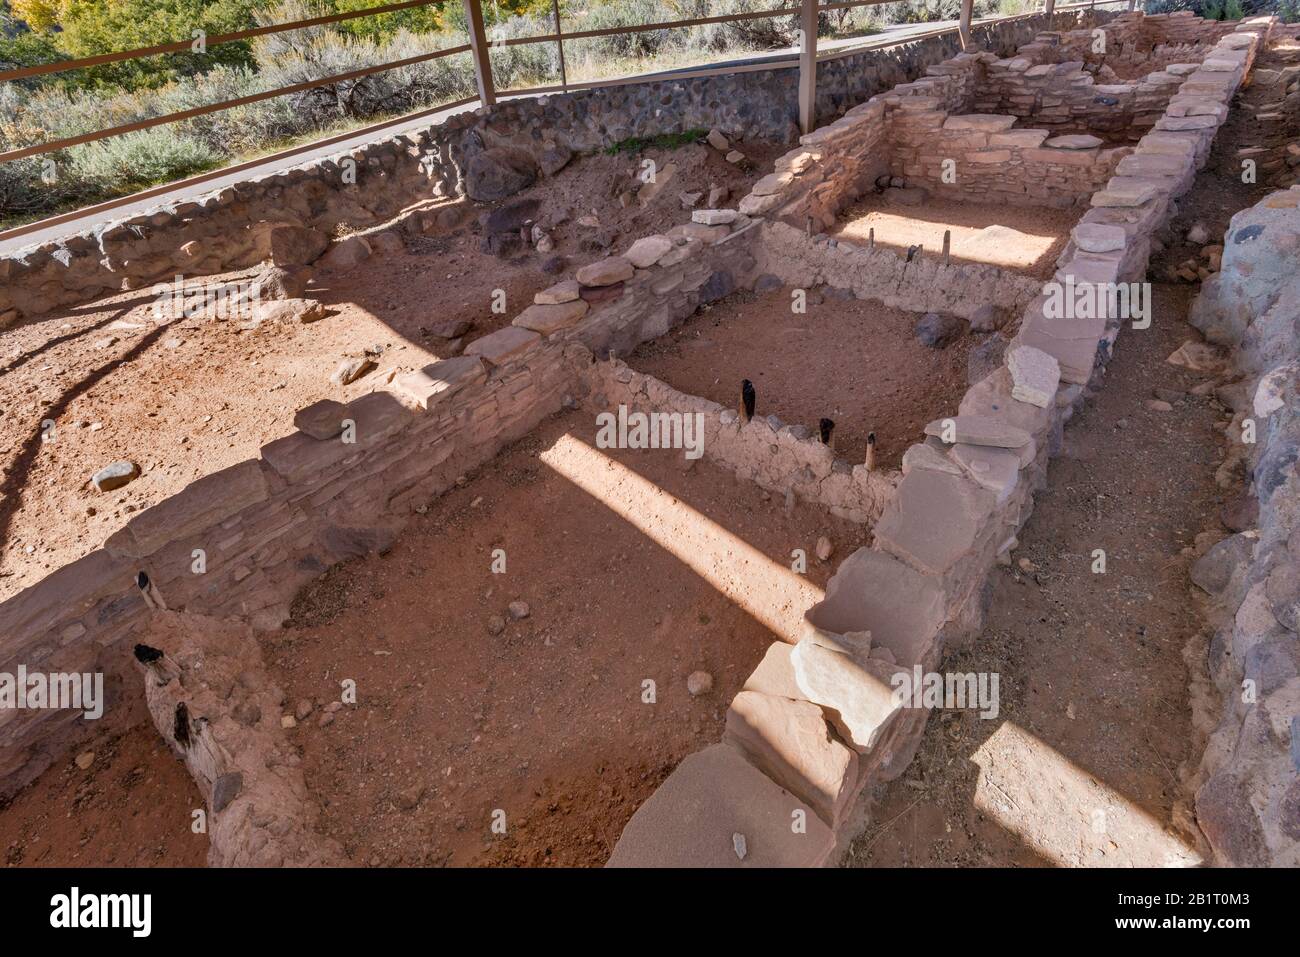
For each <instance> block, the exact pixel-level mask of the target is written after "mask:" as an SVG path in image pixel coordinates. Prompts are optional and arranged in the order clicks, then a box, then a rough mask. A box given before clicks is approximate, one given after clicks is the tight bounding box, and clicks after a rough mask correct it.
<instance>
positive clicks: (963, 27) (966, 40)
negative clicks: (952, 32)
mask: <svg viewBox="0 0 1300 957" xmlns="http://www.w3.org/2000/svg"><path fill="white" fill-rule="evenodd" d="M974 5H975V0H961V19H959V20H958V21H957V34H958V35H959V36H960V37H961V48H962V49H963V50H968V49H970V19H971V7H973V6H974Z"/></svg>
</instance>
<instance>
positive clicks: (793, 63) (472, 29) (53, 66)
mask: <svg viewBox="0 0 1300 957" xmlns="http://www.w3.org/2000/svg"><path fill="white" fill-rule="evenodd" d="M434 2H436V0H400V2H397V3H385V4H380V5H377V6H374V7H368V8H365V9H361V10H353V11H349V12H346V13H335V14H330V15H323V16H319V17H310V18H306V19H302V20H295V21H292V22H288V23H279V24H271V25H266V26H259V27H254V28H250V29H247V30H239V31H236V32H233V33H226V34H219V35H216V36H211V37H206V38H205V44H206V45H205V48H204V49H206V48H207V46H215V45H219V44H222V43H232V42H236V41H240V40H247V39H251V38H255V37H261V36H268V35H272V34H276V33H284V32H287V31H291V30H302V29H308V28H311V27H319V26H329V25H332V24H336V23H342V22H346V21H349V20H356V19H360V18H366V17H374V16H379V15H382V14H386V13H394V12H397V11H401V10H409V9H414V8H419V7H426V6H430V5H431V4H433V3H434ZM463 2H464V4H465V11H466V20H467V26H468V31H469V42H467V43H463V44H459V45H456V46H453V47H447V48H444V49H441V50H433V51H430V52H428V53H423V54H420V55H417V56H411V57H406V58H404V59H401V60H394V61H390V62H387V63H380V64H376V65H374V66H369V67H363V68H361V69H357V70H351V71H348V72H346V73H339V74H333V75H330V76H325V77H319V78H317V79H313V80H307V81H304V82H302V83H295V84H292V85H289V86H283V87H278V88H276V89H271V90H265V91H260V92H257V93H252V94H249V95H247V96H241V97H236V98H234V99H230V100H223V101H220V102H216V103H210V104H205V105H203V106H198V107H193V108H191V109H187V110H180V111H177V112H173V113H166V114H163V115H160V116H155V117H148V118H145V119H141V120H136V121H134V122H131V123H124V124H121V125H118V126H114V127H109V128H106V129H102V130H95V131H92V132H88V133H82V134H79V135H76V136H69V137H63V138H60V139H56V140H49V141H46V142H44V143H37V144H33V145H31V146H25V147H21V148H17V149H11V150H7V151H4V152H0V163H3V162H12V161H14V160H19V159H23V158H26V157H31V156H39V155H42V154H46V153H53V152H57V151H59V150H64V149H67V148H69V147H73V146H79V145H83V144H86V143H93V142H96V141H98V140H103V139H107V138H109V137H113V136H121V135H123V134H126V133H132V132H136V131H139V130H145V129H150V128H153V127H158V126H164V125H167V124H171V123H178V122H181V121H183V120H188V119H193V118H195V117H199V116H204V115H206V114H210V113H215V112H218V111H221V110H229V109H234V108H236V107H239V106H246V105H248V104H251V103H257V102H260V101H263V100H269V99H273V98H275V97H280V96H290V95H293V94H295V93H301V92H305V91H307V90H311V89H315V88H318V87H322V86H329V85H331V84H337V83H346V82H349V81H352V80H358V79H361V78H364V77H367V76H371V75H374V74H376V73H382V72H385V71H388V70H394V69H399V68H401V67H406V66H411V65H414V64H417V63H424V62H428V61H431V60H436V59H440V58H443V57H449V56H455V55H458V54H462V53H469V54H471V56H472V60H473V64H474V71H475V80H476V83H477V86H478V96H476V97H475V96H471V97H465V98H463V99H459V100H455V101H451V102H448V103H442V104H439V105H436V106H432V107H430V108H428V109H423V110H420V111H417V112H414V113H409V114H406V115H404V116H401V117H397V118H395V119H390V120H386V121H383V122H381V123H377V124H373V125H371V126H365V127H362V128H360V129H356V130H352V131H350V132H346V133H342V134H339V135H337V136H332V137H328V138H325V139H321V140H315V141H312V142H310V143H306V144H303V145H300V146H295V147H293V148H290V149H288V150H282V151H280V152H277V153H275V154H272V155H271V156H269V157H261V158H259V159H256V160H250V161H247V162H244V163H238V164H234V165H231V166H226V167H222V168H220V169H217V170H213V171H210V172H207V173H203V174H199V175H197V176H194V177H190V178H188V179H185V180H183V181H179V182H176V183H170V184H166V185H163V186H158V187H152V188H150V189H147V190H143V191H140V192H137V193H133V194H131V195H130V196H126V197H120V198H116V199H111V200H107V201H105V202H103V203H99V204H96V205H94V206H89V207H85V208H83V209H80V210H77V211H76V212H73V213H67V214H61V215H58V216H54V217H50V218H47V219H44V220H41V221H40V222H37V223H32V224H29V225H27V226H22V227H17V228H15V229H10V230H5V231H3V232H0V239H3V238H12V237H14V236H17V235H21V234H23V233H27V232H32V231H35V230H37V229H41V228H44V227H48V226H51V225H56V224H58V223H60V222H66V221H68V220H69V219H73V218H78V217H80V216H82V215H85V214H86V213H87V212H88V211H92V210H109V209H112V208H114V207H115V206H120V205H124V204H125V203H127V202H132V201H135V200H138V199H141V198H147V197H148V196H150V195H157V194H159V193H162V192H166V191H169V190H173V189H176V188H178V187H181V186H184V185H188V184H192V183H195V184H196V183H202V182H204V181H206V180H211V179H215V178H217V177H219V176H226V175H229V174H230V173H232V172H238V171H240V170H243V169H251V168H254V167H256V166H262V165H266V164H268V163H270V162H274V161H276V160H281V159H285V158H291V157H293V156H295V155H301V154H302V153H305V152H309V151H312V150H316V149H319V148H321V147H323V146H329V145H332V144H334V143H338V142H342V141H344V140H348V139H353V138H355V137H357V136H360V135H364V134H367V133H370V132H374V133H378V132H382V131H383V130H384V129H388V128H392V127H394V126H398V125H402V124H406V123H408V122H410V121H413V120H418V119H420V118H422V117H426V116H430V115H433V114H435V113H438V112H440V111H443V110H447V109H454V108H455V107H457V106H465V105H468V104H470V103H474V102H478V103H480V104H481V105H484V106H490V105H492V104H493V103H495V102H496V100H497V98H498V96H524V95H539V94H546V93H554V92H566V91H570V90H580V89H592V88H598V87H606V86H619V85H625V84H629V83H637V82H644V81H645V80H646V79H647V77H646V75H644V74H642V75H639V76H629V77H621V78H617V79H606V80H597V81H591V82H579V83H571V82H569V79H568V76H567V71H566V68H565V59H564V43H565V42H566V41H571V40H583V39H597V38H601V37H611V36H620V35H627V34H635V33H643V32H648V31H655V30H669V29H681V28H689V27H694V26H704V25H708V24H718V23H734V22H740V21H746V20H758V19H770V18H776V17H788V16H799V17H801V28H800V31H799V33H800V49H799V53H798V54H797V55H793V54H792V55H791V56H790V57H789V58H788V59H784V60H764V61H762V62H756V63H749V64H723V65H720V66H704V67H687V68H683V69H680V70H670V71H666V72H661V73H657V74H653V76H654V77H655V78H656V79H658V78H664V79H670V78H671V79H687V78H692V77H706V76H716V75H720V74H726V73H745V72H754V71H762V70H782V69H795V68H798V69H800V71H801V83H800V119H801V125H802V126H803V127H804V128H805V129H810V128H811V126H812V124H813V119H814V118H813V115H812V108H813V104H812V100H813V97H814V96H815V89H816V87H815V72H816V70H815V67H816V63H817V62H824V61H826V60H830V59H838V58H840V57H842V56H850V55H852V54H853V53H855V52H858V51H859V50H860V49H861V47H850V48H848V49H846V50H843V51H836V52H835V53H833V54H831V55H830V56H824V57H821V58H820V59H819V58H818V55H817V50H816V44H817V38H816V29H815V24H816V18H817V15H818V14H820V13H823V12H826V11H833V10H846V9H851V8H856V7H868V6H879V5H883V4H887V3H892V2H898V0H837V2H834V3H827V4H818V3H817V2H816V0H801V2H800V4H799V5H798V6H786V7H774V8H772V9H767V10H758V11H750V12H744V13H733V14H726V15H719V16H710V17H693V18H688V19H682V20H670V21H661V22H655V23H645V24H634V25H628V26H623V27H611V28H607V29H601V30H575V31H572V32H565V31H564V30H563V28H562V24H561V19H560V9H559V3H558V0H552V15H553V18H554V23H555V31H554V32H553V33H548V34H540V35H537V36H529V37H510V38H500V39H496V40H492V39H489V38H488V37H487V35H486V31H485V30H484V26H483V16H482V9H481V4H480V0H463ZM1045 2H1046V9H1045V10H1044V11H1037V12H1033V13H1026V14H1019V15H1016V16H1011V17H1000V18H993V19H995V20H999V21H1002V20H1005V21H1008V22H1010V21H1015V20H1020V19H1025V18H1027V17H1033V16H1039V15H1041V14H1042V13H1043V12H1048V13H1050V12H1051V11H1052V7H1053V0H1045ZM972 3H973V0H962V9H961V13H962V18H961V21H960V22H959V25H958V26H956V27H946V28H940V29H937V30H934V31H928V32H925V33H914V34H908V35H907V36H904V37H900V38H899V39H898V41H897V43H898V44H902V43H909V42H914V41H916V40H919V39H925V38H929V37H933V36H938V35H942V34H945V33H953V32H957V33H960V34H961V36H962V41H963V45H965V44H966V42H967V41H968V39H969V29H970V24H971V20H970V14H971V7H972ZM1103 4H1104V0H1103ZM1095 5H1096V0H1092V2H1086V3H1074V4H1069V5H1062V6H1061V7H1058V8H1056V9H1057V11H1058V12H1059V11H1066V10H1077V9H1083V8H1090V7H1093V6H1095ZM985 22H988V21H985ZM809 24H812V25H813V26H812V28H811V29H810V28H809ZM863 40H864V45H869V46H879V45H881V44H879V43H878V42H876V43H873V42H872V41H871V38H870V37H864V38H863ZM540 43H554V44H556V45H557V47H558V53H559V64H560V70H561V77H560V83H559V84H555V85H546V86H537V87H528V88H522V89H514V90H504V91H501V92H499V93H498V91H497V90H496V87H495V83H494V78H493V73H492V63H491V55H490V51H491V50H492V49H495V48H502V47H513V46H523V45H529V44H540ZM887 45H893V44H887ZM191 49H193V41H191V40H182V41H177V42H174V43H164V44H159V45H156V46H151V47H140V48H137V49H133V50H123V51H119V52H114V53H104V54H99V55H96V56H90V57H83V58H81V59H76V60H61V61H56V62H53V63H45V64H39V65H34V66H26V67H21V68H17V69H11V70H3V71H0V82H8V81H13V80H20V79H26V78H31V77H37V76H46V75H49V74H54V73H61V72H66V71H70V70H78V69H83V68H87V67H95V66H103V65H106V64H111V63H120V62H125V61H128V60H136V59H142V58H145V57H151V56H160V55H165V54H169V53H182V52H185V51H187V50H191Z"/></svg>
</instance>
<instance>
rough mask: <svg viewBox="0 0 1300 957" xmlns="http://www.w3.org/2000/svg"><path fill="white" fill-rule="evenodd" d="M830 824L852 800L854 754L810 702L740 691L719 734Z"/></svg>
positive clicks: (832, 825)
mask: <svg viewBox="0 0 1300 957" xmlns="http://www.w3.org/2000/svg"><path fill="white" fill-rule="evenodd" d="M723 740H724V741H728V742H730V743H731V744H733V745H734V746H735V747H737V748H739V749H740V750H741V751H742V752H744V754H745V756H746V757H748V758H749V760H750V762H751V763H752V764H753V765H754V766H755V767H757V768H758V769H760V770H761V771H763V773H764V774H766V775H767V776H768V777H769V778H771V779H772V780H773V781H775V782H776V783H777V784H779V785H780V786H781V787H783V788H785V789H786V790H787V791H789V792H790V793H791V794H793V795H795V796H796V797H797V798H799V799H800V800H803V801H805V802H807V803H808V805H809V806H810V807H812V809H813V810H814V811H815V812H816V813H817V816H818V817H820V818H821V819H822V820H823V821H825V822H826V823H827V824H829V825H830V826H831V827H834V826H836V824H838V823H839V820H840V818H841V817H842V816H843V814H844V812H845V810H846V809H847V808H848V805H849V803H850V802H851V801H852V800H853V796H854V790H855V788H854V785H855V783H856V781H857V776H858V755H857V752H856V751H854V750H853V749H852V748H849V747H846V746H845V745H844V744H843V743H842V742H840V741H839V740H838V739H837V738H836V737H835V735H834V734H832V733H831V729H830V725H828V724H827V723H826V716H825V715H824V714H823V713H822V709H821V708H820V707H819V706H818V705H815V704H813V703H811V702H808V701H799V700H793V699H791V698H786V697H774V696H772V695H765V694H760V693H759V692H757V691H742V692H741V693H740V694H738V695H736V697H735V698H733V699H732V701H731V707H730V708H728V709H727V730H726V734H725V736H724V738H723Z"/></svg>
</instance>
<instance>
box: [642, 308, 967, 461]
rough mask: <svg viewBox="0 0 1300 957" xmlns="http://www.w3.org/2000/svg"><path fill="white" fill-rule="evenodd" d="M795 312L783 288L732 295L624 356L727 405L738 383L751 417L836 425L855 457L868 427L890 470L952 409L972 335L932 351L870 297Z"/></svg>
mask: <svg viewBox="0 0 1300 957" xmlns="http://www.w3.org/2000/svg"><path fill="white" fill-rule="evenodd" d="M814 298H815V297H812V296H810V297H809V302H808V311H807V313H805V314H803V315H797V314H794V313H792V312H791V309H790V302H791V300H790V290H789V289H777V290H774V291H772V292H770V293H766V294H763V295H755V294H753V293H749V292H738V293H736V294H734V295H732V296H729V297H728V298H727V299H725V300H723V301H722V302H720V303H718V304H717V305H715V306H712V307H709V308H708V309H707V310H701V311H700V312H698V313H696V314H695V315H694V316H692V317H691V318H690V319H689V320H688V321H687V322H686V323H685V324H684V325H682V326H680V327H679V328H677V329H676V330H674V331H673V332H672V333H670V334H669V335H667V336H664V337H661V338H660V339H657V340H655V341H654V342H648V343H645V344H643V345H642V346H641V347H640V348H639V349H638V350H637V351H636V352H635V353H634V354H633V356H632V358H631V359H630V360H629V361H630V362H631V364H632V365H633V366H634V367H635V368H636V369H637V370H639V371H641V372H646V373H649V374H650V375H653V376H655V377H656V378H658V379H661V380H663V381H664V382H667V383H668V384H669V385H671V386H672V387H673V388H675V389H679V390H681V391H682V392H687V393H689V394H691V395H698V396H703V397H704V398H706V399H711V400H713V401H714V402H718V403H721V404H722V405H724V406H727V407H735V406H738V405H739V403H740V383H741V380H743V379H749V380H750V381H751V382H753V383H754V388H755V391H756V392H757V393H758V402H757V405H756V407H755V408H756V411H757V413H758V414H759V415H771V414H775V415H776V416H777V417H779V418H780V419H781V421H783V422H793V423H800V424H803V425H806V426H807V427H808V428H810V429H812V430H813V432H814V434H815V433H816V430H817V425H818V422H819V421H820V419H821V418H822V417H827V418H831V419H833V420H834V421H835V448H836V454H837V455H839V457H840V458H842V459H845V460H846V461H850V462H852V463H853V464H857V463H859V462H861V461H862V460H863V458H864V456H865V455H866V449H867V433H868V432H872V431H874V432H875V433H876V463H877V465H878V466H880V467H890V468H897V467H898V465H899V463H900V461H901V460H902V457H903V453H904V452H905V451H907V447H908V446H909V445H911V444H912V443H914V442H917V441H919V440H920V438H921V437H922V430H923V429H924V428H925V425H926V423H927V422H929V421H931V420H932V419H936V418H939V417H941V416H943V415H950V414H953V413H955V412H956V411H957V405H958V403H959V402H960V401H961V397H962V396H963V395H964V394H965V392H966V357H967V354H968V353H969V351H970V347H971V345H972V343H973V341H974V340H973V339H972V338H971V337H970V336H965V337H963V338H962V339H960V340H958V341H957V342H955V343H953V344H951V345H949V346H948V347H947V348H946V349H938V350H936V349H930V348H927V347H926V346H924V345H922V344H921V342H920V341H919V340H918V339H917V338H916V336H915V335H913V328H914V327H915V325H916V321H917V319H918V318H919V317H918V316H917V315H916V314H914V313H909V312H904V311H903V310H901V309H890V308H888V307H887V306H883V305H881V304H880V303H877V302H868V301H865V300H858V299H853V300H849V301H847V302H845V301H841V300H834V299H827V300H826V301H824V302H821V303H815V302H814V301H813V300H814Z"/></svg>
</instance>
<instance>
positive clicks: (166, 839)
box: [0, 725, 208, 867]
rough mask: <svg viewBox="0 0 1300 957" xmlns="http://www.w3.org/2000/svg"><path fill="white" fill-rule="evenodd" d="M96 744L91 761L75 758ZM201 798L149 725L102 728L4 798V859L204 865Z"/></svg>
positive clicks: (43, 863)
mask: <svg viewBox="0 0 1300 957" xmlns="http://www.w3.org/2000/svg"><path fill="white" fill-rule="evenodd" d="M87 752H91V753H93V755H94V759H93V761H91V763H90V764H89V766H88V767H86V768H84V769H83V768H81V767H78V766H77V764H76V763H75V759H76V758H77V757H78V756H79V755H82V754H85V753H87ZM203 806H204V804H203V798H202V797H201V796H200V794H199V791H198V788H197V787H195V786H194V781H193V780H192V779H191V778H190V775H189V772H188V771H186V770H185V766H184V765H183V764H181V762H180V761H178V760H177V759H176V757H175V756H174V755H173V754H172V753H171V751H169V750H168V749H167V745H166V744H164V743H163V740H162V738H160V737H159V736H158V732H157V731H155V730H154V729H153V727H152V726H143V725H142V726H140V727H137V728H133V729H131V730H130V731H127V732H125V733H124V734H121V735H119V736H116V737H112V736H108V735H104V736H101V737H100V738H98V739H96V740H95V741H94V742H92V743H91V744H90V745H88V746H87V747H85V748H83V749H81V750H80V751H79V752H78V753H77V754H70V755H68V756H67V757H66V758H65V759H64V760H62V761H60V762H58V763H57V764H54V765H53V766H51V767H50V768H49V770H47V771H46V772H45V773H44V774H42V775H41V776H40V777H39V778H37V779H36V780H35V781H34V782H33V783H32V784H31V785H29V786H28V787H27V788H26V789H25V790H23V791H22V792H20V793H19V794H18V795H16V796H15V797H14V798H13V799H12V800H11V801H10V802H8V803H7V804H5V805H0V848H2V849H3V852H4V863H5V866H7V867H19V866H22V867H202V866H203V864H204V862H205V861H206V860H207V854H208V838H207V835H205V834H195V833H193V832H192V831H191V829H190V827H191V823H192V819H191V817H190V814H191V812H193V811H194V810H196V809H198V808H201V807H203Z"/></svg>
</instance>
